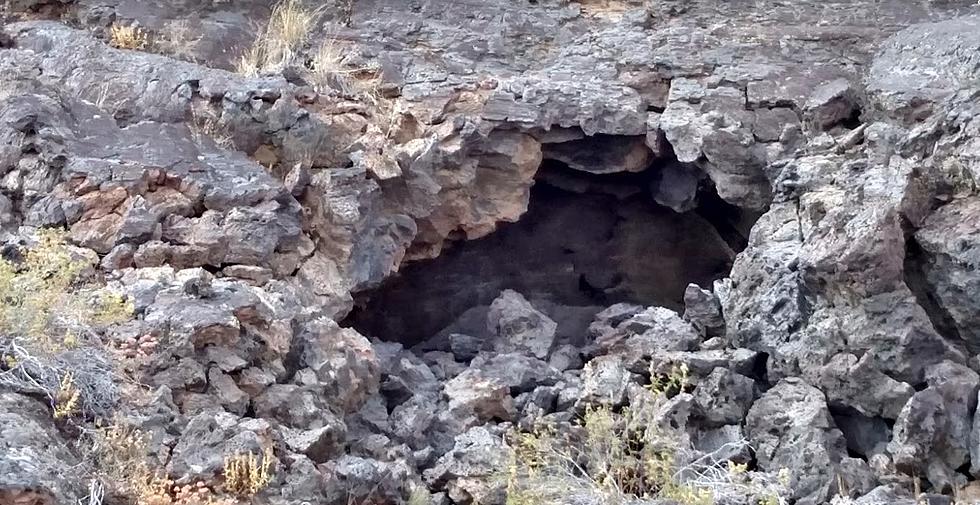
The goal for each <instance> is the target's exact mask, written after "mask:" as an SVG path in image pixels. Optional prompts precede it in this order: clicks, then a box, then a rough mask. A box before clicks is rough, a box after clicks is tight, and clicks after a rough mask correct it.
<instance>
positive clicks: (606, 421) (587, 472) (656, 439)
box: [505, 369, 785, 505]
mask: <svg viewBox="0 0 980 505" xmlns="http://www.w3.org/2000/svg"><path fill="white" fill-rule="evenodd" d="M685 377H686V371H681V370H680V369H679V370H677V371H675V372H674V373H673V374H671V376H670V377H667V378H664V379H661V380H660V381H656V380H655V381H654V385H652V386H651V387H650V391H651V392H652V393H653V395H650V397H649V398H648V399H652V401H643V402H638V404H636V405H632V406H630V407H627V408H623V409H622V410H621V411H616V410H614V408H613V407H608V406H596V407H588V408H586V411H585V414H584V415H583V416H582V419H581V420H580V422H579V423H578V425H577V426H573V427H572V429H571V430H568V431H567V432H559V431H558V430H557V429H556V428H555V427H551V426H546V427H543V428H539V429H537V430H535V431H534V432H532V433H519V434H514V435H513V440H511V446H512V447H513V452H512V459H511V462H510V464H509V467H508V469H507V474H506V477H505V479H506V486H507V502H506V503H507V505H541V504H546V503H568V502H570V501H576V500H580V501H581V502H582V503H586V502H587V503H602V504H610V505H612V504H620V503H630V502H634V501H638V500H650V499H665V500H669V501H672V502H677V503H680V504H682V505H712V504H714V503H716V502H728V501H729V500H732V499H735V500H737V499H738V498H740V497H745V496H750V497H755V499H757V500H760V501H761V503H765V504H766V505H782V504H784V503H785V501H784V499H783V498H781V497H780V496H781V495H780V493H781V492H782V488H781V487H780V486H779V485H778V484H776V483H773V482H768V481H763V480H760V479H761V477H760V476H757V475H753V476H750V475H749V472H748V468H747V467H746V466H745V465H737V464H734V463H732V462H731V461H728V460H725V459H723V458H721V457H719V456H718V454H723V453H728V451H729V450H731V449H732V447H723V448H721V449H719V450H718V451H716V453H715V454H706V455H700V454H697V453H696V452H695V451H693V449H692V448H691V447H690V446H689V442H688V439H687V437H685V436H684V435H683V433H680V432H678V431H676V430H674V429H673V428H670V427H666V426H660V425H658V424H657V421H656V419H657V412H658V407H660V406H662V405H663V401H664V400H665V399H667V398H668V396H670V395H673V394H677V393H678V392H680V391H683V389H684V382H685ZM668 392H669V393H668ZM739 443H740V444H745V442H744V441H741V442H739ZM741 447H742V446H740V447H738V448H741ZM750 477H751V478H750ZM576 502H577V501H576Z"/></svg>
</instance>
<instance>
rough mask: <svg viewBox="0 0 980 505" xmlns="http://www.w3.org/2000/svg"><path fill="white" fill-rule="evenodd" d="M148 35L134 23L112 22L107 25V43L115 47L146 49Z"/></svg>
mask: <svg viewBox="0 0 980 505" xmlns="http://www.w3.org/2000/svg"><path fill="white" fill-rule="evenodd" d="M148 43H149V37H147V35H146V32H144V31H143V29H142V28H140V27H138V26H136V25H123V24H119V23H113V24H112V26H110V27H109V44H110V45H111V46H112V47H115V48H117V49H134V50H141V49H146V46H147V44H148Z"/></svg>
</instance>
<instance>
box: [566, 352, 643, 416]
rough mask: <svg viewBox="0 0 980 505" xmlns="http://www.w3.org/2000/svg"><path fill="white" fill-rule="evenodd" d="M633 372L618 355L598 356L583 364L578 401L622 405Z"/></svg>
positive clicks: (632, 379) (631, 380)
mask: <svg viewBox="0 0 980 505" xmlns="http://www.w3.org/2000/svg"><path fill="white" fill-rule="evenodd" d="M633 381H634V378H633V374H631V373H630V372H629V370H628V369H627V368H626V366H625V364H624V363H623V360H622V358H621V357H619V356H613V355H610V356H599V357H598V358H595V359H593V360H592V361H589V362H588V363H586V364H585V369H583V370H582V386H581V389H580V390H579V401H580V402H583V403H585V404H599V405H608V406H617V405H622V404H623V403H624V402H625V401H626V391H627V389H628V387H629V385H630V384H631V383H632V382H633Z"/></svg>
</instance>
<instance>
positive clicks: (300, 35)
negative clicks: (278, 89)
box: [237, 0, 321, 76]
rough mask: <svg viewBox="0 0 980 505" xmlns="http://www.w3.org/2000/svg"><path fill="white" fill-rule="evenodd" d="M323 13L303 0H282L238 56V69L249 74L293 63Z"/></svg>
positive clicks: (262, 72)
mask: <svg viewBox="0 0 980 505" xmlns="http://www.w3.org/2000/svg"><path fill="white" fill-rule="evenodd" d="M320 14H321V9H311V8H308V7H306V6H305V5H304V4H303V2H302V0H281V1H280V2H279V3H278V4H276V6H275V7H273V9H272V15H271V16H270V17H269V21H268V23H267V24H266V26H265V27H263V28H261V29H260V30H259V33H258V36H257V37H256V39H255V42H254V43H253V44H252V46H251V47H250V48H249V49H247V50H246V51H245V53H244V54H242V56H241V57H240V58H239V61H238V65H237V70H238V72H239V73H241V74H243V75H246V76H256V75H261V74H265V73H275V72H281V71H282V70H283V69H284V68H286V67H287V66H289V65H290V64H292V63H294V62H295V60H296V57H297V55H298V54H299V51H300V50H301V49H302V48H303V46H304V45H305V44H306V43H307V42H308V39H309V36H310V33H311V32H312V31H313V28H314V27H315V26H316V23H317V21H318V20H319V18H320Z"/></svg>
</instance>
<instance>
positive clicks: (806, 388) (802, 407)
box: [745, 378, 870, 505]
mask: <svg viewBox="0 0 980 505" xmlns="http://www.w3.org/2000/svg"><path fill="white" fill-rule="evenodd" d="M745 426H746V434H747V436H748V438H749V442H750V444H751V445H752V447H753V448H755V451H756V458H757V460H758V464H759V467H760V468H761V469H763V470H766V471H772V472H777V471H779V470H781V469H786V470H787V471H788V472H789V476H790V481H791V482H790V485H789V487H790V489H791V490H792V494H793V498H794V499H795V500H796V503H800V504H812V505H816V504H820V503H825V502H826V501H828V500H830V498H831V497H832V496H834V495H835V494H837V493H838V492H844V490H842V489H838V484H839V482H841V481H839V480H838V479H843V483H844V484H845V485H846V486H849V487H850V486H853V485H855V484H860V483H861V482H862V480H863V478H864V477H865V476H866V475H867V474H870V469H868V468H867V465H866V464H865V465H863V466H862V465H861V464H859V463H858V462H857V460H851V458H848V456H847V447H846V443H845V440H844V436H843V434H842V433H841V431H840V430H838V429H837V427H836V426H835V424H834V421H833V419H832V418H831V416H830V410H829V409H828V408H827V400H826V397H825V396H824V395H823V393H821V392H820V390H819V389H817V388H815V387H813V386H810V385H809V384H807V383H805V382H803V381H802V380H800V379H797V378H789V379H784V380H782V381H780V382H779V383H778V384H776V386H775V387H773V388H772V389H770V390H769V391H768V392H766V394H764V395H762V397H761V398H759V400H757V401H756V402H755V404H754V405H753V406H752V408H751V409H750V410H749V413H748V417H747V418H746V421H745ZM849 467H850V468H852V470H853V469H857V470H859V471H858V472H856V473H855V472H853V471H851V470H844V469H845V468H849ZM850 489H851V490H852V491H857V492H858V494H863V492H864V491H867V490H864V489H855V488H854V487H850Z"/></svg>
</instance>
